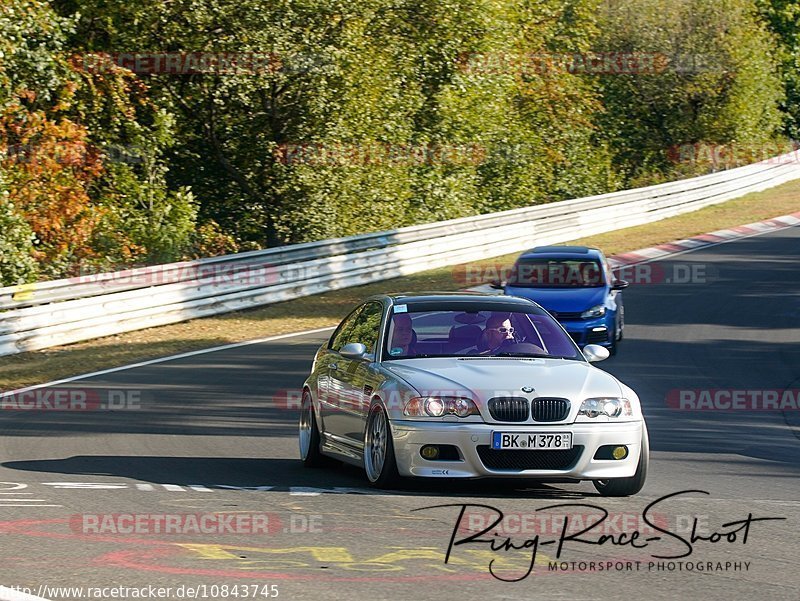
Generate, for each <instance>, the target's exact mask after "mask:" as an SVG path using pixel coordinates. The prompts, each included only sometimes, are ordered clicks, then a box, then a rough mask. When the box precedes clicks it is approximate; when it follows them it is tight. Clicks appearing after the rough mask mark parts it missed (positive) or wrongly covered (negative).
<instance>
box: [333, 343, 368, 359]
mask: <svg viewBox="0 0 800 601" xmlns="http://www.w3.org/2000/svg"><path fill="white" fill-rule="evenodd" d="M339 354H340V355H341V356H342V357H344V358H345V359H363V358H364V355H366V354H367V347H366V346H364V345H363V344H361V343H360V342H348V343H347V344H345V345H344V346H343V347H342V348H341V350H340V351H339Z"/></svg>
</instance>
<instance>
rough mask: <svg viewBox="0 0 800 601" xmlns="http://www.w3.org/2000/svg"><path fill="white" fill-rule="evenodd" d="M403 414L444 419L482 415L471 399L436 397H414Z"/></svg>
mask: <svg viewBox="0 0 800 601" xmlns="http://www.w3.org/2000/svg"><path fill="white" fill-rule="evenodd" d="M403 413H404V414H406V415H408V416H410V417H443V416H445V415H456V416H458V417H468V416H470V415H479V414H480V413H479V411H478V407H476V406H475V403H474V402H473V401H472V400H471V399H465V398H461V397H436V396H427V397H414V398H413V399H411V400H410V401H408V403H406V407H405V409H404V410H403Z"/></svg>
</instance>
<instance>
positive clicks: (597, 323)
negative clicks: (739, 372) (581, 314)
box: [559, 316, 614, 348]
mask: <svg viewBox="0 0 800 601" xmlns="http://www.w3.org/2000/svg"><path fill="white" fill-rule="evenodd" d="M559 321H560V323H561V325H562V326H564V329H565V330H566V331H567V333H568V334H569V335H570V336H571V337H572V339H573V340H574V341H575V344H577V345H578V346H579V347H581V348H583V347H584V346H586V345H587V344H599V345H601V346H610V345H611V344H612V342H613V338H612V336H613V335H614V321H613V319H609V317H608V316H604V317H596V318H594V319H569V320H568V319H565V320H559Z"/></svg>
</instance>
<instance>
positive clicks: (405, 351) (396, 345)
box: [389, 313, 417, 357]
mask: <svg viewBox="0 0 800 601" xmlns="http://www.w3.org/2000/svg"><path fill="white" fill-rule="evenodd" d="M416 340H417V336H416V334H415V333H414V329H413V328H412V327H411V316H410V315H409V314H408V313H400V314H397V315H392V342H391V345H390V346H389V354H390V355H391V356H392V357H403V356H411V355H416V354H417V352H416V350H415V349H414V346H415V345H414V343H415V342H416Z"/></svg>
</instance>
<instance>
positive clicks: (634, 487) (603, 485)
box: [593, 426, 650, 497]
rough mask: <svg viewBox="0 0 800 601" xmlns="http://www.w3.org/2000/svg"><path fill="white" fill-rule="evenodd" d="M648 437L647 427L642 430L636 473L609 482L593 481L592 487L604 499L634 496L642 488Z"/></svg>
mask: <svg viewBox="0 0 800 601" xmlns="http://www.w3.org/2000/svg"><path fill="white" fill-rule="evenodd" d="M649 439H650V437H649V436H648V434H647V427H644V426H643V429H642V448H641V450H640V452H639V463H638V465H637V466H636V473H635V474H634V475H633V476H631V477H630V478H611V479H609V480H594V481H593V484H594V487H595V488H596V489H597V492H599V493H600V494H601V495H603V496H604V497H627V496H630V495H635V494H636V493H637V492H639V491H640V490H642V488H643V487H644V483H645V480H647V468H648V466H649V464H650V440H649Z"/></svg>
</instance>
